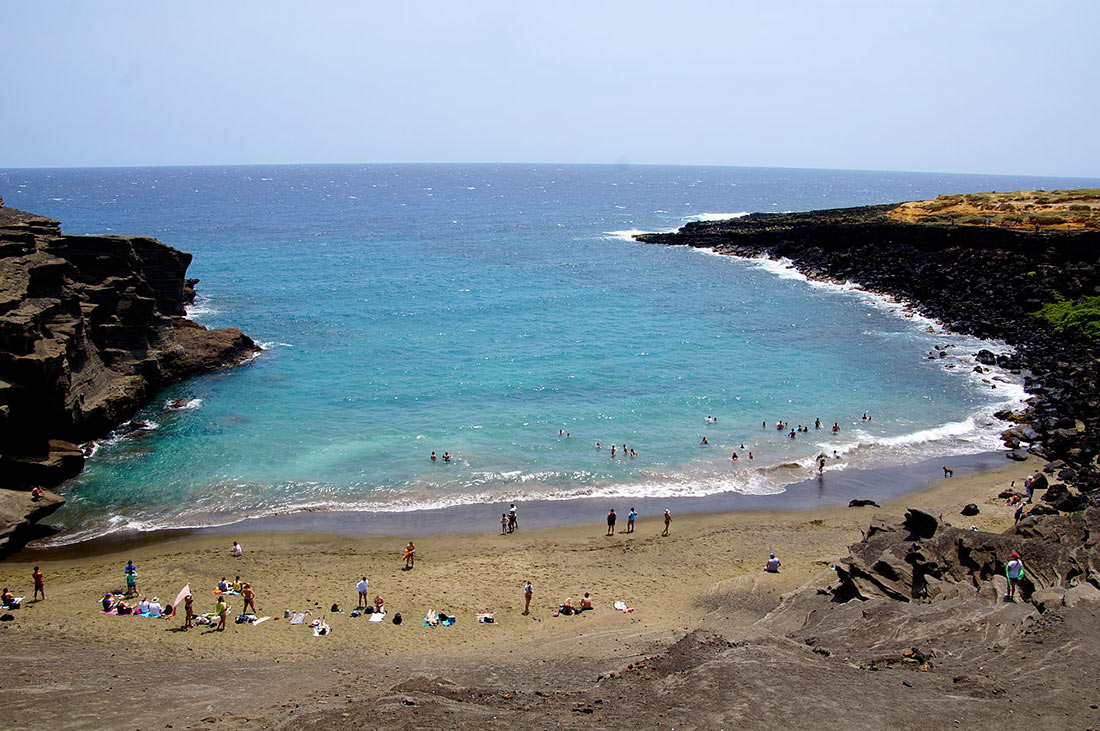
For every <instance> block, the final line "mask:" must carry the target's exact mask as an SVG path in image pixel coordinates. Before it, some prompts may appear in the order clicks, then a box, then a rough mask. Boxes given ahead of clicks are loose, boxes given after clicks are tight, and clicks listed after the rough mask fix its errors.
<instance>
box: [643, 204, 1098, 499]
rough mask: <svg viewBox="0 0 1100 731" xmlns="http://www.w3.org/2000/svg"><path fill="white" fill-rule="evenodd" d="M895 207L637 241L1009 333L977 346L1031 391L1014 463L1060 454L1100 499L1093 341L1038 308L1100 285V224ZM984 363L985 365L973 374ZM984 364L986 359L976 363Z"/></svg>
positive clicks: (719, 224) (965, 326)
mask: <svg viewBox="0 0 1100 731" xmlns="http://www.w3.org/2000/svg"><path fill="white" fill-rule="evenodd" d="M895 207H896V206H895V205H894V204H889V205H881V206H866V207H860V208H840V209H833V210H824V211H810V212H805V213H790V214H759V213H758V214H752V215H749V216H744V217H742V218H738V219H732V220H728V221H701V222H698V223H691V224H688V225H687V226H684V227H683V228H682V229H680V230H679V231H677V232H675V233H668V234H642V235H639V236H637V237H636V238H637V239H638V240H639V241H643V242H647V243H655V244H670V245H687V246H692V247H696V248H709V249H713V250H714V251H715V252H717V253H722V254H730V255H735V256H744V257H760V256H767V257H771V258H776V259H778V258H787V259H789V260H790V261H791V262H792V263H793V264H794V266H796V267H797V268H798V269H799V270H800V271H802V272H803V273H805V274H806V275H807V276H810V277H817V278H825V279H832V280H839V281H851V282H854V283H857V284H859V285H861V286H863V287H864V288H866V289H868V290H871V291H874V292H880V293H884V294H890V295H893V296H896V297H899V298H901V299H904V300H906V301H908V302H909V303H910V304H912V305H913V306H915V307H916V308H918V309H919V310H920V311H921V312H922V313H923V314H925V315H927V316H929V317H932V318H935V319H937V320H939V321H940V322H943V323H945V324H946V325H947V326H948V327H950V328H951V329H952V330H955V331H957V332H961V333H965V334H969V335H976V336H978V337H982V338H997V339H1000V340H1004V341H1005V342H1007V343H1008V344H1009V345H1011V346H1013V347H1014V348H1015V349H1016V353H1015V354H1013V355H1000V356H998V355H995V354H994V353H992V352H991V351H988V350H983V351H981V352H979V353H978V354H977V360H978V362H979V363H981V364H987V365H993V364H996V365H999V366H1000V367H1003V368H1008V369H1011V370H1020V371H1021V372H1024V371H1026V373H1025V374H1024V382H1025V387H1026V388H1027V390H1028V392H1029V393H1031V394H1032V395H1033V398H1032V399H1031V400H1030V403H1029V407H1028V409H1027V410H1026V411H1025V412H1024V413H1022V414H1009V413H1005V414H1003V416H1005V417H1007V418H1010V419H1011V421H1013V422H1015V423H1017V424H1024V425H1026V426H1027V427H1028V432H1027V433H1026V437H1025V436H1024V433H1022V432H1017V433H1016V434H1015V435H1014V436H1013V440H1014V441H1015V442H1017V443H1020V442H1026V443H1027V445H1028V446H1027V447H1026V448H1025V447H1024V446H1018V447H1017V448H1015V449H1013V450H1012V451H1010V452H1008V453H1007V454H1008V456H1009V457H1011V458H1013V459H1024V458H1026V457H1027V455H1028V454H1035V455H1038V456H1040V457H1042V458H1044V459H1048V460H1052V461H1063V462H1064V463H1065V465H1064V466H1065V467H1067V468H1068V470H1067V471H1066V472H1065V473H1064V475H1065V476H1062V475H1061V474H1060V479H1064V480H1066V481H1067V482H1068V483H1070V484H1072V485H1073V486H1074V487H1076V488H1077V489H1079V490H1080V491H1081V492H1082V493H1084V494H1085V495H1086V497H1087V502H1089V503H1091V504H1100V469H1098V467H1097V457H1098V456H1100V398H1098V396H1097V394H1100V343H1098V342H1097V341H1094V340H1090V339H1088V338H1085V337H1083V336H1080V335H1076V334H1074V333H1072V332H1069V333H1057V332H1055V330H1054V328H1053V327H1051V326H1050V325H1049V324H1047V323H1046V322H1044V321H1042V320H1040V319H1038V318H1037V317H1034V316H1033V313H1034V312H1035V311H1036V310H1037V309H1038V308H1039V307H1040V306H1041V305H1042V304H1043V303H1046V302H1050V301H1052V300H1054V299H1055V298H1056V297H1058V296H1061V297H1065V298H1066V299H1076V298H1079V297H1082V296H1085V295H1089V296H1091V295H1095V294H1097V293H1100V266H1098V265H1100V231H1092V230H1084V231H1080V230H1079V231H1057V230H1042V231H1034V230H1024V229H1012V228H999V227H996V226H948V225H929V224H914V223H906V222H902V221H897V220H894V219H892V218H889V217H888V216H887V215H886V214H887V213H888V212H889V211H890V210H892V209H893V208H895ZM979 369H981V370H979ZM975 370H977V371H978V372H982V371H984V370H985V367H984V366H982V365H978V366H976V367H975Z"/></svg>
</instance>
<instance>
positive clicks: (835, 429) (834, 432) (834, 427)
mask: <svg viewBox="0 0 1100 731" xmlns="http://www.w3.org/2000/svg"><path fill="white" fill-rule="evenodd" d="M838 431H840V424H839V423H837V422H835V421H834V422H833V434H836V433H837V432H838Z"/></svg>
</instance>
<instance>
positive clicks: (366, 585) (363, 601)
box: [355, 576, 370, 609]
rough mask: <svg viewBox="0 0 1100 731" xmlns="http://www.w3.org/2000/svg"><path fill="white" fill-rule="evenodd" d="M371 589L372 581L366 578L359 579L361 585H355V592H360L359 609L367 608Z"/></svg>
mask: <svg viewBox="0 0 1100 731" xmlns="http://www.w3.org/2000/svg"><path fill="white" fill-rule="evenodd" d="M369 589H370V581H368V580H367V577H366V576H363V577H361V578H360V579H359V583H358V584H356V585H355V590H356V591H358V592H359V608H360V609H362V608H363V607H365V606H367V604H368V603H369V601H370V600H369V599H368V598H367V591H368V590H369Z"/></svg>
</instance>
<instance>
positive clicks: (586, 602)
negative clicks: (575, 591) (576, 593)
mask: <svg viewBox="0 0 1100 731" xmlns="http://www.w3.org/2000/svg"><path fill="white" fill-rule="evenodd" d="M586 609H595V607H593V606H592V598H591V597H589V596H588V592H587V591H586V592H585V593H584V598H583V599H581V611H582V612H583V611H585V610H586Z"/></svg>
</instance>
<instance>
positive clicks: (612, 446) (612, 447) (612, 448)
mask: <svg viewBox="0 0 1100 731" xmlns="http://www.w3.org/2000/svg"><path fill="white" fill-rule="evenodd" d="M611 458H612V459H614V458H615V445H614V444H612V445H611Z"/></svg>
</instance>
